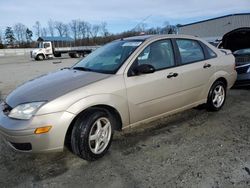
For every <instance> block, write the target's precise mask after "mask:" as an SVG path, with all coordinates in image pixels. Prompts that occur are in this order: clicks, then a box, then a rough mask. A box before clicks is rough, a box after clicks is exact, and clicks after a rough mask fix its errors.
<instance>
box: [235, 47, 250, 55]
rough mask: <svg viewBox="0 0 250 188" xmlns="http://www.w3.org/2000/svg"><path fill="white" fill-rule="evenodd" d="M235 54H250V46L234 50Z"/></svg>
mask: <svg viewBox="0 0 250 188" xmlns="http://www.w3.org/2000/svg"><path fill="white" fill-rule="evenodd" d="M234 54H235V55H247V54H250V48H245V49H240V50H237V51H235V52H234Z"/></svg>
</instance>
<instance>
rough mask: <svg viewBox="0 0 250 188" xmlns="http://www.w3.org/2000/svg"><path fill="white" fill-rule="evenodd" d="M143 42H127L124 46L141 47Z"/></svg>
mask: <svg viewBox="0 0 250 188" xmlns="http://www.w3.org/2000/svg"><path fill="white" fill-rule="evenodd" d="M141 43H142V42H126V43H124V44H123V45H122V46H139V45H140V44H141Z"/></svg>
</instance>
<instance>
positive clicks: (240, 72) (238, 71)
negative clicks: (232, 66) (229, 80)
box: [236, 66, 250, 74]
mask: <svg viewBox="0 0 250 188" xmlns="http://www.w3.org/2000/svg"><path fill="white" fill-rule="evenodd" d="M249 68H250V66H245V67H239V68H237V67H236V71H237V73H238V74H244V73H247V71H248V69H249Z"/></svg>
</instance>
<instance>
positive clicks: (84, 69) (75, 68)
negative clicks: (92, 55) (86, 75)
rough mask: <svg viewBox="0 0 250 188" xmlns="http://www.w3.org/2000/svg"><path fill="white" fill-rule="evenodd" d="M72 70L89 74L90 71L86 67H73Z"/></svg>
mask: <svg viewBox="0 0 250 188" xmlns="http://www.w3.org/2000/svg"><path fill="white" fill-rule="evenodd" d="M73 69H74V70H80V71H89V72H91V71H92V70H91V69H89V68H86V67H73Z"/></svg>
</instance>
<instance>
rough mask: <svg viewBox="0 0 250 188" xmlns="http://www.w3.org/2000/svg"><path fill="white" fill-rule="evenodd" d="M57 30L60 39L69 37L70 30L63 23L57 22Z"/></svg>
mask: <svg viewBox="0 0 250 188" xmlns="http://www.w3.org/2000/svg"><path fill="white" fill-rule="evenodd" d="M55 29H56V30H57V32H58V34H59V36H60V37H63V36H69V28H68V26H67V25H66V24H64V23H63V22H59V21H56V22H55Z"/></svg>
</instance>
